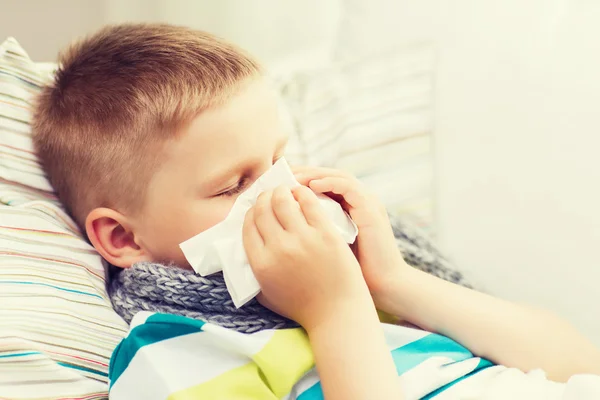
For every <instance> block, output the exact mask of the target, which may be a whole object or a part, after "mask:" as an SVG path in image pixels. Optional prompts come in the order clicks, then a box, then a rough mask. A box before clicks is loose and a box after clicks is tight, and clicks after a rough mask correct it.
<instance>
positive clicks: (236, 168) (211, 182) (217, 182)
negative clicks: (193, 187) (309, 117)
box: [201, 135, 290, 192]
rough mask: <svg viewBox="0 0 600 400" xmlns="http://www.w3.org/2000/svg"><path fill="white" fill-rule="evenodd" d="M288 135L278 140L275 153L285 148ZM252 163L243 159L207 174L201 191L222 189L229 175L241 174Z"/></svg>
mask: <svg viewBox="0 0 600 400" xmlns="http://www.w3.org/2000/svg"><path fill="white" fill-rule="evenodd" d="M289 139H290V137H289V135H285V136H283V137H282V139H281V140H279V143H278V144H277V147H276V150H275V153H276V154H277V153H279V152H280V151H282V150H283V148H285V146H286V145H287V143H288V142H289ZM251 164H252V160H243V161H241V162H239V163H236V164H235V165H233V166H230V167H229V168H227V169H225V170H223V171H219V172H217V173H215V174H213V175H211V176H208V177H207V179H206V180H204V182H203V183H202V185H201V187H202V189H203V191H207V192H213V191H216V190H219V189H222V187H221V186H222V185H223V184H224V183H225V182H227V181H228V180H229V179H230V178H231V177H233V176H235V175H236V174H237V175H240V176H242V175H243V173H241V172H240V171H243V170H247V169H249V166H250V165H251Z"/></svg>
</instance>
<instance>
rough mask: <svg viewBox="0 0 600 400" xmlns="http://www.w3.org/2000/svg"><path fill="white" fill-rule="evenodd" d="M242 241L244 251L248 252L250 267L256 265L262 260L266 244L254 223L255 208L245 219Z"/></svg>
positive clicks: (251, 209)
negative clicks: (261, 256) (261, 255)
mask: <svg viewBox="0 0 600 400" xmlns="http://www.w3.org/2000/svg"><path fill="white" fill-rule="evenodd" d="M242 239H243V242H244V250H246V255H247V256H248V261H249V262H250V265H251V266H252V265H256V263H257V261H258V259H259V258H260V254H261V253H262V250H263V249H264V247H265V242H264V241H263V239H262V237H261V236H260V233H259V232H258V229H257V228H256V224H255V223H254V208H250V210H248V212H247V213H246V216H245V218H244V225H243V227H242Z"/></svg>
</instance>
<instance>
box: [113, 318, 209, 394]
mask: <svg viewBox="0 0 600 400" xmlns="http://www.w3.org/2000/svg"><path fill="white" fill-rule="evenodd" d="M204 324H205V322H204V321H200V320H197V319H191V318H188V317H182V316H179V315H172V314H152V315H151V316H149V317H148V319H146V322H144V323H143V324H141V325H138V326H136V327H135V328H133V329H132V330H131V332H129V334H128V335H127V337H126V338H125V339H123V340H122V341H121V343H119V345H118V346H117V348H116V349H115V351H113V353H112V357H111V358H110V365H109V367H108V377H109V380H110V387H112V385H113V384H114V383H115V382H116V381H117V380H118V379H119V377H120V376H121V375H122V374H123V372H125V370H126V369H127V367H128V366H129V363H131V360H133V358H134V357H135V354H136V353H137V352H138V351H139V350H140V349H141V348H142V347H144V346H148V345H151V344H153V343H158V342H162V341H163V340H168V339H172V338H176V337H179V336H184V335H189V334H192V333H198V332H202V326H204Z"/></svg>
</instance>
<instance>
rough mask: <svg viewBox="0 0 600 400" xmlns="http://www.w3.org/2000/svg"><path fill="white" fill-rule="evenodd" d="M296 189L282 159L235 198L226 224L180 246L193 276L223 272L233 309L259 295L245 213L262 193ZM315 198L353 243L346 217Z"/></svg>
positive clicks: (326, 200) (333, 205) (332, 205)
mask: <svg viewBox="0 0 600 400" xmlns="http://www.w3.org/2000/svg"><path fill="white" fill-rule="evenodd" d="M299 185H300V184H299V183H298V181H296V179H295V178H294V174H293V173H292V171H291V170H290V167H289V165H288V164H287V162H286V160H285V159H284V158H281V159H279V160H278V161H277V162H276V163H275V164H274V165H273V166H272V167H271V168H270V169H269V170H268V171H267V172H265V173H264V174H263V175H262V176H261V177H259V178H258V179H257V180H256V182H254V184H253V185H252V186H250V187H249V188H248V189H247V190H246V191H245V192H244V193H242V194H241V195H240V196H239V197H238V198H237V200H236V201H235V203H234V204H233V207H232V209H231V211H230V212H229V214H228V215H227V217H226V218H225V220H223V221H222V222H220V223H219V224H217V225H215V226H213V227H212V228H209V229H207V230H206V231H204V232H201V233H200V234H198V235H196V236H194V237H192V238H191V239H188V240H186V241H185V242H183V243H181V244H180V245H179V246H180V247H181V250H182V251H183V254H184V255H185V257H186V259H187V260H188V262H189V263H190V265H191V266H192V268H193V269H194V271H196V273H198V274H200V275H202V276H206V275H210V274H214V273H215V272H218V271H223V276H224V278H225V283H226V285H227V290H228V291H229V294H230V295H231V298H232V299H233V303H234V304H235V306H236V307H238V308H239V307H241V306H242V305H244V304H245V303H247V302H248V301H250V300H251V299H252V298H254V297H255V296H256V295H257V294H258V293H259V292H260V286H259V284H258V282H257V281H256V278H255V277H254V274H253V273H252V269H251V268H250V265H249V264H248V258H247V257H246V252H245V250H244V242H243V239H242V226H243V224H244V217H245V215H246V212H247V211H248V210H249V209H250V207H252V206H253V205H254V204H255V202H256V198H257V197H258V195H259V194H260V193H262V192H264V191H265V190H272V189H275V188H276V187H278V186H288V187H290V188H291V187H294V186H299ZM318 197H319V200H320V201H321V204H322V205H323V208H324V210H325V213H326V214H327V215H328V216H329V218H331V220H332V222H333V223H334V225H335V226H336V227H337V228H338V230H339V232H340V234H341V235H342V237H343V238H344V240H345V241H346V243H354V240H355V239H356V235H357V234H358V229H357V227H356V225H355V224H354V222H352V220H351V219H350V217H349V216H348V214H346V213H345V212H344V210H342V207H341V206H340V205H339V204H338V203H336V202H335V201H333V200H331V199H330V198H329V197H327V196H324V195H319V196H318Z"/></svg>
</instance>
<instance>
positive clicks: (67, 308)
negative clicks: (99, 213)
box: [0, 38, 127, 399]
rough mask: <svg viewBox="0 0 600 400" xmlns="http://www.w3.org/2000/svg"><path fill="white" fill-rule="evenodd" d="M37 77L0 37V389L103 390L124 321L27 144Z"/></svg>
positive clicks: (67, 394) (37, 393) (31, 392)
mask: <svg viewBox="0 0 600 400" xmlns="http://www.w3.org/2000/svg"><path fill="white" fill-rule="evenodd" d="M47 79H48V73H47V72H44V73H42V72H40V71H39V70H38V69H37V67H36V65H35V64H34V63H33V62H32V61H31V60H30V59H29V57H28V56H27V54H26V53H25V52H24V51H23V49H22V48H21V47H20V46H19V45H18V43H17V42H16V41H15V40H14V39H12V38H9V39H8V40H6V41H5V42H4V43H2V44H1V45H0V150H1V153H0V398H10V399H34V398H35V399H39V398H42V397H43V398H52V399H54V398H65V399H66V398H69V399H71V398H86V399H105V398H107V391H108V386H107V381H108V375H107V372H108V362H109V359H110V356H111V354H112V351H113V350H114V348H115V347H116V346H117V344H118V343H119V342H120V340H121V339H122V338H123V337H124V336H125V334H126V332H127V325H126V324H125V322H124V321H123V320H122V319H121V318H120V317H119V316H118V315H117V314H116V313H115V312H114V311H113V309H112V306H111V303H110V300H109V298H108V296H107V293H106V289H105V264H104V262H103V261H102V259H101V257H100V256H99V255H98V254H97V253H96V251H95V250H94V249H93V247H92V246H90V245H89V244H88V243H87V242H86V241H85V240H84V239H83V237H82V236H81V234H80V233H79V231H78V229H77V227H76V226H75V224H74V223H73V221H72V220H71V219H70V218H69V216H68V215H67V214H66V213H65V212H64V211H63V209H62V208H61V207H60V205H59V203H58V201H57V199H56V197H55V196H54V194H53V192H52V189H51V187H50V185H49V183H48V181H47V180H46V178H45V177H44V174H43V171H42V169H41V167H40V164H39V162H38V160H37V158H36V156H35V154H34V152H33V144H32V140H31V129H30V121H31V107H32V99H33V97H34V96H35V95H36V94H37V93H38V92H39V91H40V88H41V85H42V84H43V83H44V82H45V81H47Z"/></svg>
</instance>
